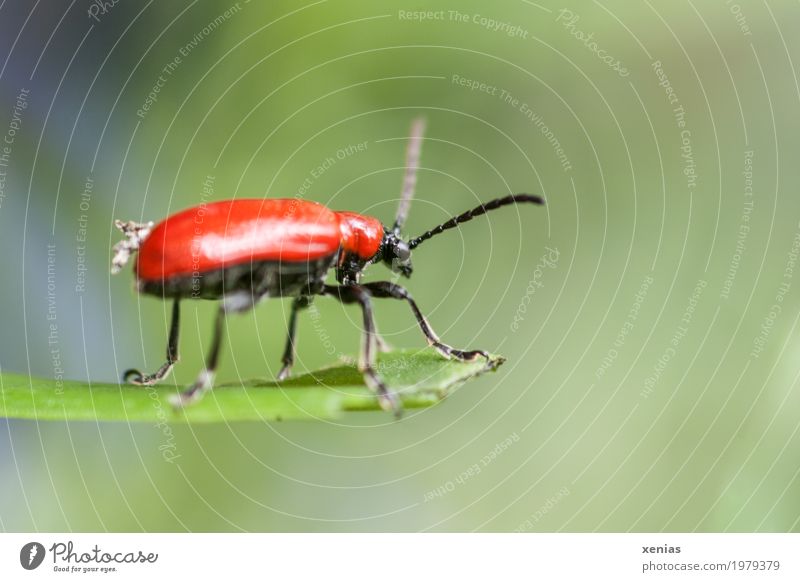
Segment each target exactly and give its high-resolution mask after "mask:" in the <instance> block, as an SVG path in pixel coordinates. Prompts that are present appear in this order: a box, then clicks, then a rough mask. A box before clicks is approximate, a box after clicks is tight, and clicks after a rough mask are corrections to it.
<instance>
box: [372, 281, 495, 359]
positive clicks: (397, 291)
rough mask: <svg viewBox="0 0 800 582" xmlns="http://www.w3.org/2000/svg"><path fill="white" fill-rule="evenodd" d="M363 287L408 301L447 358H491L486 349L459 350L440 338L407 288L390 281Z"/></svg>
mask: <svg viewBox="0 0 800 582" xmlns="http://www.w3.org/2000/svg"><path fill="white" fill-rule="evenodd" d="M363 287H364V288H365V289H366V290H367V291H369V293H370V295H372V296H373V297H389V298H392V299H400V300H403V301H406V302H408V305H409V306H410V307H411V311H412V312H413V313H414V317H416V319H417V323H418V324H419V327H420V329H421V330H422V333H423V334H425V338H426V339H427V340H428V343H429V344H431V345H432V346H433V347H434V348H436V349H437V350H438V351H439V353H440V354H442V355H443V356H445V357H447V358H450V357H453V358H457V359H459V360H465V361H471V360H475V359H476V358H479V357H484V358H486V360H487V361H488V360H489V354H488V353H487V352H486V351H484V350H459V349H456V348H454V347H452V346H449V345H447V344H446V343H443V342H442V341H441V340H440V339H439V336H438V335H436V332H434V331H433V328H432V327H431V324H430V323H428V320H427V319H426V318H425V316H424V315H422V312H421V311H420V310H419V307H417V303H416V301H414V299H413V298H412V297H411V294H410V293H409V292H408V291H407V290H406V289H405V287H401V286H400V285H396V284H394V283H390V282H389V281H379V282H377V283H366V284H365V285H363Z"/></svg>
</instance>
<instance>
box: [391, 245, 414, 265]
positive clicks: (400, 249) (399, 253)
mask: <svg viewBox="0 0 800 582" xmlns="http://www.w3.org/2000/svg"><path fill="white" fill-rule="evenodd" d="M394 255H395V256H396V257H397V258H398V259H399V260H400V261H401V262H406V261H407V260H408V259H410V258H411V249H410V248H408V243H407V242H405V241H402V240H401V241H398V242H397V244H396V245H395V247H394Z"/></svg>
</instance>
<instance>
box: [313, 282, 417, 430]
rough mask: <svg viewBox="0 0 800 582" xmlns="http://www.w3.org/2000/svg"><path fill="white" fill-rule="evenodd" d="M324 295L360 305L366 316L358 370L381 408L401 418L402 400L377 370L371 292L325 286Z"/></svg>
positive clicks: (357, 286) (356, 286)
mask: <svg viewBox="0 0 800 582" xmlns="http://www.w3.org/2000/svg"><path fill="white" fill-rule="evenodd" d="M322 294H323V295H329V296H331V297H335V298H336V299H338V300H339V301H341V302H342V303H358V304H359V306H360V307H361V312H362V313H363V314H364V339H363V343H362V345H361V355H360V358H359V362H358V369H359V371H360V372H361V373H362V374H363V375H364V381H365V382H366V383H367V386H369V388H370V389H371V390H372V391H373V392H375V394H376V395H377V396H378V403H379V404H380V405H381V408H383V409H384V410H388V411H391V412H393V413H394V415H395V416H396V417H398V418H399V417H400V415H401V414H402V413H403V407H402V404H401V403H400V399H399V398H398V397H397V394H395V393H394V392H393V391H392V390H391V389H390V388H389V387H388V386H387V385H386V384H385V383H384V382H383V380H381V379H380V377H379V376H378V372H377V371H376V370H375V363H376V361H375V348H376V347H377V345H376V344H377V341H376V339H375V337H376V336H375V322H374V321H373V317H372V302H371V301H370V295H369V292H368V291H367V290H366V289H365V288H364V287H363V286H361V285H343V286H333V285H325V287H324V288H323V291H322Z"/></svg>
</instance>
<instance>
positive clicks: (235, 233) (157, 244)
mask: <svg viewBox="0 0 800 582" xmlns="http://www.w3.org/2000/svg"><path fill="white" fill-rule="evenodd" d="M340 242H341V230H340V227H339V218H338V216H337V215H336V213H334V212H332V211H331V210H329V209H328V208H326V207H325V206H322V205H321V204H317V203H316V202H310V201H306V200H297V199H290V198H277V199H241V200H225V201H222V202H214V203H211V204H205V205H200V206H195V207H194V208H189V209H187V210H184V211H182V212H178V213H177V214H173V215H172V216H170V217H168V218H167V219H165V220H163V221H162V222H160V223H159V224H158V225H156V226H155V228H154V229H153V231H152V232H151V233H150V235H149V236H148V238H147V239H146V240H145V241H144V242H143V243H142V246H141V248H140V250H139V256H138V260H137V264H136V275H137V278H138V279H139V282H140V286H141V284H145V285H146V284H147V283H151V282H152V283H163V282H166V281H168V280H170V279H173V278H176V277H179V278H183V277H193V276H197V275H198V274H204V273H210V272H216V271H220V270H224V269H229V268H231V267H238V266H242V265H245V266H246V265H249V264H252V263H263V262H275V263H282V264H292V263H297V264H306V263H312V264H316V263H318V262H319V261H321V260H322V261H323V262H324V260H325V259H326V258H328V257H332V256H334V255H335V254H336V253H337V252H338V250H339V246H340ZM312 270H314V269H313V268H312Z"/></svg>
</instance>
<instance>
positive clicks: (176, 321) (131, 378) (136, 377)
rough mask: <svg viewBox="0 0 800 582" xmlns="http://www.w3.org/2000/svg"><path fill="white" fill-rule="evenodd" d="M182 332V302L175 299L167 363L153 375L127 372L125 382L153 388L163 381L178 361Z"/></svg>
mask: <svg viewBox="0 0 800 582" xmlns="http://www.w3.org/2000/svg"><path fill="white" fill-rule="evenodd" d="M179 330H180V300H179V299H175V303H173V304H172V323H171V324H170V328H169V340H167V361H166V362H164V363H163V364H161V367H160V368H159V369H158V370H156V371H155V372H153V373H152V374H142V373H141V372H140V371H139V370H136V369H134V368H131V369H130V370H126V371H125V373H124V374H123V375H122V381H123V382H130V383H131V384H136V385H138V386H152V385H153V384H155V383H156V382H158V381H160V380H162V379H163V378H164V377H165V376H166V375H167V374H169V372H170V370H172V366H174V365H175V362H177V361H178V332H179Z"/></svg>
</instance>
